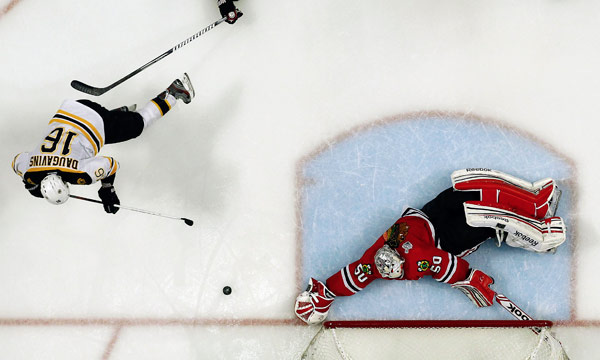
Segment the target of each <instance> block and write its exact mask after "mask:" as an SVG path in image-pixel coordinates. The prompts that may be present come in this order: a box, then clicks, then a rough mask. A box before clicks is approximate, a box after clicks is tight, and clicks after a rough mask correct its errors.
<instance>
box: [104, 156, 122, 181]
mask: <svg viewBox="0 0 600 360" xmlns="http://www.w3.org/2000/svg"><path fill="white" fill-rule="evenodd" d="M104 157H105V158H106V159H107V160H108V161H109V162H110V171H109V172H108V175H107V176H106V177H109V176H111V175H114V174H115V173H116V172H117V169H118V168H119V163H118V162H117V161H116V160H115V159H114V158H112V157H110V156H104Z"/></svg>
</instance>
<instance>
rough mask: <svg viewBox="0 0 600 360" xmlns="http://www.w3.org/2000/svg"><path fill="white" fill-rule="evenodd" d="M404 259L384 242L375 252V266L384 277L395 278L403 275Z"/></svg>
mask: <svg viewBox="0 0 600 360" xmlns="http://www.w3.org/2000/svg"><path fill="white" fill-rule="evenodd" d="M402 264H404V259H403V258H402V257H401V256H400V255H399V254H398V252H397V251H396V250H395V249H392V248H391V247H390V246H389V245H387V244H385V245H383V247H382V248H381V249H379V250H377V252H376V253H375V266H376V267H377V270H378V271H379V273H380V274H381V276H383V277H384V278H391V279H396V278H400V277H402V275H404V268H403V266H402Z"/></svg>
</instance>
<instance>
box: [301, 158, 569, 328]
mask: <svg viewBox="0 0 600 360" xmlns="http://www.w3.org/2000/svg"><path fill="white" fill-rule="evenodd" d="M451 177H452V188H449V189H446V190H444V191H443V192H442V193H440V194H439V195H438V196H437V197H436V198H435V199H433V200H431V201H430V202H428V203H427V204H426V205H425V206H424V207H423V208H422V209H420V210H418V209H413V208H407V209H406V210H405V211H404V213H403V214H402V217H400V219H398V220H397V221H396V222H395V223H394V224H393V225H392V226H391V227H390V228H389V229H388V230H387V231H386V232H385V233H384V234H383V235H381V236H380V237H379V238H378V239H377V241H376V242H375V243H374V244H373V245H372V246H371V247H370V248H368V249H367V251H366V252H365V253H364V254H363V256H362V257H361V258H360V259H358V260H356V261H354V262H352V263H350V264H348V265H347V266H345V267H344V268H342V269H341V270H340V271H338V272H337V273H335V274H333V275H332V276H330V277H329V278H328V279H327V280H326V281H325V283H323V282H321V281H319V280H316V279H313V278H311V279H310V280H309V285H308V288H307V290H306V291H304V292H302V293H301V294H300V295H298V297H297V298H296V304H295V313H296V316H298V317H299V318H300V319H301V320H302V321H304V322H306V323H308V324H317V323H320V322H322V321H323V320H325V318H326V317H327V313H328V312H329V308H330V307H331V304H332V303H333V301H334V299H335V297H336V296H351V295H354V294H356V293H357V292H359V291H361V290H363V289H364V288H365V287H366V286H367V285H369V284H370V283H371V282H372V281H373V280H375V279H382V278H383V279H395V280H418V279H420V278H422V277H424V276H432V277H433V278H434V279H435V280H437V281H439V282H441V283H446V284H449V285H450V286H452V287H453V288H456V289H458V290H460V291H462V292H463V293H464V294H465V295H466V296H467V297H468V298H469V299H470V300H471V301H472V302H473V303H474V304H475V305H476V306H478V307H483V306H490V305H492V304H493V300H494V296H495V292H494V291H493V290H492V289H491V288H490V285H492V284H493V283H494V280H493V279H492V278H491V277H490V276H489V275H487V274H485V273H484V272H483V271H481V270H477V269H472V268H471V267H470V266H469V263H468V262H467V261H465V260H464V259H463V257H465V256H467V255H468V254H470V253H472V252H474V251H475V250H477V249H478V248H479V246H480V245H481V244H482V243H483V242H484V241H485V240H487V239H489V238H495V239H496V244H497V245H498V246H500V245H501V244H502V243H503V242H504V243H506V244H507V245H508V246H512V247H519V248H523V249H525V250H528V251H533V252H537V253H548V252H550V253H552V252H554V251H555V250H556V248H557V247H558V246H559V245H561V244H562V243H563V242H564V241H565V231H566V228H565V225H564V222H563V220H562V219H561V218H560V217H555V216H554V214H555V212H556V208H557V206H558V201H559V199H560V190H559V189H558V188H557V186H556V184H555V182H554V180H552V179H550V178H547V179H543V180H540V181H537V182H535V183H530V182H527V181H524V180H521V179H519V178H516V177H514V176H511V175H508V174H505V173H502V172H499V171H495V170H490V169H480V168H478V169H464V170H458V171H455V172H454V173H452V176H451Z"/></svg>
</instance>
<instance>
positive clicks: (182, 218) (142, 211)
mask: <svg viewBox="0 0 600 360" xmlns="http://www.w3.org/2000/svg"><path fill="white" fill-rule="evenodd" d="M69 197H71V198H73V199H79V200H85V201H89V202H93V203H97V204H102V201H100V200H96V199H90V198H86V197H83V196H77V195H69ZM115 207H118V208H120V209H125V210H130V211H137V212H141V213H144V214H149V215H154V216H160V217H164V218H169V219H176V220H183V222H184V223H185V224H186V225H187V226H192V225H194V221H192V220H190V219H188V218H184V217H177V216H170V215H164V214H159V213H156V212H153V211H148V210H143V209H136V208H132V207H129V206H123V205H115Z"/></svg>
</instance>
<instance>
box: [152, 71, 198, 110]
mask: <svg viewBox="0 0 600 360" xmlns="http://www.w3.org/2000/svg"><path fill="white" fill-rule="evenodd" d="M167 93H168V94H170V95H172V96H173V97H174V98H175V99H177V100H181V101H183V102H184V103H186V104H189V103H190V102H192V99H193V98H194V96H195V95H196V92H195V91H194V87H193V86H192V81H191V80H190V77H189V76H188V74H187V73H184V74H183V76H182V77H181V79H175V81H173V83H171V85H169V87H168V88H167V90H165V94H164V95H162V94H161V95H159V96H163V99H164V98H165V97H166V94H167Z"/></svg>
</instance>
